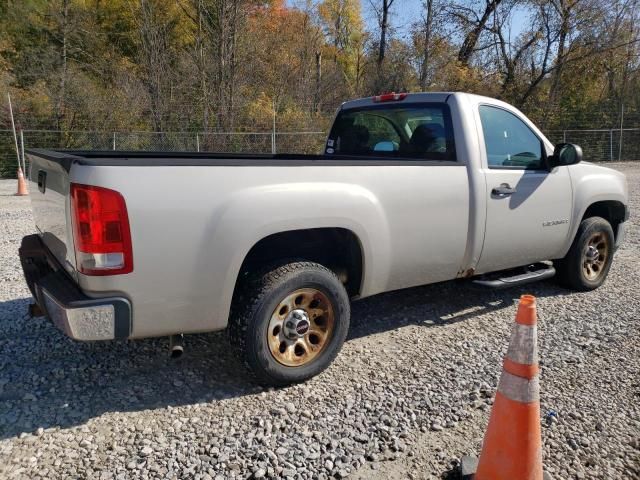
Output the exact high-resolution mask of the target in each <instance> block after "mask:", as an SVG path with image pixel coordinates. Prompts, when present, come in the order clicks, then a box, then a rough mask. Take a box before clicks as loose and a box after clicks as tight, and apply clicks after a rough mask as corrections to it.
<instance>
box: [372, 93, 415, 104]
mask: <svg viewBox="0 0 640 480" xmlns="http://www.w3.org/2000/svg"><path fill="white" fill-rule="evenodd" d="M406 96H407V94H406V93H394V92H391V93H384V94H382V95H376V96H375V97H373V101H374V102H376V103H379V102H397V101H399V100H404V99H405V97H406Z"/></svg>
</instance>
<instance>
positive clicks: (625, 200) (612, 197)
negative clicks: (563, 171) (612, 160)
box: [563, 162, 629, 256]
mask: <svg viewBox="0 0 640 480" xmlns="http://www.w3.org/2000/svg"><path fill="white" fill-rule="evenodd" d="M569 173H570V175H571V184H572V188H573V199H574V200H573V210H572V214H571V218H572V225H571V229H570V232H569V236H568V238H567V242H566V245H565V248H564V251H563V256H564V255H566V253H567V252H568V251H569V248H570V247H571V243H572V242H573V239H574V238H575V236H576V233H577V231H578V228H579V227H580V222H581V221H582V218H583V217H584V214H585V213H586V211H587V209H588V208H589V207H590V206H591V205H593V204H594V203H597V202H603V201H616V202H620V203H622V204H623V205H628V204H629V194H628V187H627V179H626V176H625V175H624V174H623V173H621V172H618V171H617V170H613V169H610V168H606V167H601V166H599V165H594V164H591V163H586V162H585V163H581V164H578V165H574V166H572V167H570V168H569Z"/></svg>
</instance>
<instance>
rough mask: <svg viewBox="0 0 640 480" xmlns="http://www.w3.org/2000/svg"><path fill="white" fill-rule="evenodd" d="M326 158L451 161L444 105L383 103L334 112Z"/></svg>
mask: <svg viewBox="0 0 640 480" xmlns="http://www.w3.org/2000/svg"><path fill="white" fill-rule="evenodd" d="M325 154H327V155H349V156H363V157H376V158H399V159H415V160H436V161H437V160H445V161H446V160H448V161H455V160H456V155H455V143H454V137H453V127H452V123H451V113H450V110H449V106H448V105H447V104H446V103H407V104H403V103H393V104H392V103H388V104H387V103H385V104H382V105H371V106H365V107H357V108H350V109H347V110H343V111H341V112H339V113H338V116H337V117H336V120H335V122H334V124H333V127H332V129H331V133H330V134H329V138H328V140H327V145H326V146H325Z"/></svg>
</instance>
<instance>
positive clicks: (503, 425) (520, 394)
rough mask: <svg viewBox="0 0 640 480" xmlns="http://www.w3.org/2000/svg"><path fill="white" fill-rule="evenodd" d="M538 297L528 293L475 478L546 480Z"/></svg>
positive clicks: (523, 299) (521, 304)
mask: <svg viewBox="0 0 640 480" xmlns="http://www.w3.org/2000/svg"><path fill="white" fill-rule="evenodd" d="M536 323H537V314H536V299H535V297H534V296H532V295H522V297H520V304H519V305H518V313H517V315H516V323H515V325H514V326H513V330H512V332H511V340H510V342H509V349H508V351H507V355H506V356H505V358H504V363H503V366H502V375H501V377H500V382H499V384H498V392H497V393H496V398H495V401H494V403H493V408H492V409H491V418H490V419H489V426H488V427H487V433H486V434H485V436H484V442H483V444H482V453H481V454H480V460H479V462H478V469H477V470H476V474H475V476H474V477H473V478H474V480H515V479H518V480H542V478H543V472H542V445H541V431H540V387H539V383H538V345H537V327H536Z"/></svg>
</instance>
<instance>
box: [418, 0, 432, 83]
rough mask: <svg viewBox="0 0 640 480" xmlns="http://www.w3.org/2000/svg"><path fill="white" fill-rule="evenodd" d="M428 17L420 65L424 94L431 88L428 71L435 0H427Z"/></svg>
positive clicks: (425, 21)
mask: <svg viewBox="0 0 640 480" xmlns="http://www.w3.org/2000/svg"><path fill="white" fill-rule="evenodd" d="M425 6H426V9H427V17H426V18H425V20H424V45H423V48H424V51H423V52H422V64H421V65H420V89H421V90H422V91H423V92H424V91H426V90H427V88H428V87H429V79H428V73H427V71H428V69H429V60H430V53H431V52H430V50H431V30H432V27H433V0H426V1H425Z"/></svg>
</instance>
